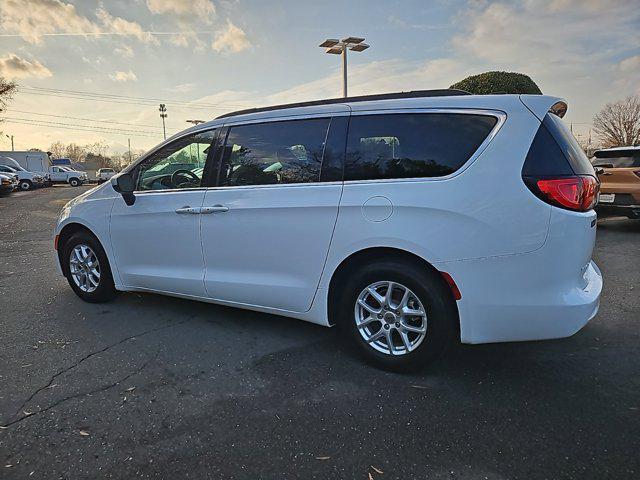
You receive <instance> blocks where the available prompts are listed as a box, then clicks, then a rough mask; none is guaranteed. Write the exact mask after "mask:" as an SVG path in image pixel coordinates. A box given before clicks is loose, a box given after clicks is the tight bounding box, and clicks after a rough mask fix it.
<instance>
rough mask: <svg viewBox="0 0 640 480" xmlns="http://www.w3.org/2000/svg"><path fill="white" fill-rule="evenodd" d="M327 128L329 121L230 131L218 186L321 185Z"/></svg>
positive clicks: (292, 121)
mask: <svg viewBox="0 0 640 480" xmlns="http://www.w3.org/2000/svg"><path fill="white" fill-rule="evenodd" d="M328 128H329V119H328V118H314V119H308V120H290V121H282V122H272V123H256V124H250V125H240V126H236V127H231V128H230V130H229V135H228V137H227V141H226V144H225V148H224V155H223V158H222V162H221V171H220V182H219V184H220V185H221V186H240V185H269V184H278V183H309V182H318V181H319V180H320V167H321V165H322V155H323V151H324V144H325V141H326V138H327V130H328Z"/></svg>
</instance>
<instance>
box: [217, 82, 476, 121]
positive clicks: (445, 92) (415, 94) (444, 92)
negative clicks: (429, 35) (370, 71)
mask: <svg viewBox="0 0 640 480" xmlns="http://www.w3.org/2000/svg"><path fill="white" fill-rule="evenodd" d="M459 95H471V93H469V92H465V91H464V90H455V89H440V90H413V91H411V92H397V93H379V94H376V95H359V96H356V97H341V98H328V99H326V100H312V101H309V102H298V103H285V104H282V105H271V106H269V107H258V108H247V109H244V110H236V111H235V112H230V113H225V114H224V115H220V116H218V117H216V118H226V117H233V116H235V115H244V114H247V113H259V112H268V111H271V110H282V109H284V108H295V107H314V106H316V105H332V104H335V103H350V102H369V101H372V100H394V99H398V98H420V97H454V96H459Z"/></svg>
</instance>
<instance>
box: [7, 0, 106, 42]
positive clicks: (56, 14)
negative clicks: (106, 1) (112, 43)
mask: <svg viewBox="0 0 640 480" xmlns="http://www.w3.org/2000/svg"><path fill="white" fill-rule="evenodd" d="M0 28H2V30H4V31H5V32H7V33H16V34H20V35H22V37H23V38H24V39H25V40H26V41H28V42H30V43H35V44H38V43H40V42H41V41H42V37H41V36H39V34H41V33H65V32H66V33H76V32H88V33H92V32H98V31H99V30H100V29H99V27H98V26H97V25H96V24H94V23H93V22H91V21H90V20H88V19H87V18H86V17H83V16H81V15H80V14H79V13H78V12H77V11H76V7H75V6H73V5H71V4H70V3H65V2H62V1H60V0H30V1H29V2H28V3H27V2H25V1H24V0H2V1H1V2H0Z"/></svg>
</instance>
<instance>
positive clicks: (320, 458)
mask: <svg viewBox="0 0 640 480" xmlns="http://www.w3.org/2000/svg"><path fill="white" fill-rule="evenodd" d="M330 458H331V457H316V460H329V459H330Z"/></svg>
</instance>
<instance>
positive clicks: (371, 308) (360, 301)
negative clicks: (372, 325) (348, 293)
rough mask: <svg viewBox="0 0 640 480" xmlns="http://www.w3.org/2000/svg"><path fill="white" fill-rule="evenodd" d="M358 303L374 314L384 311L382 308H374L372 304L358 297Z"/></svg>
mask: <svg viewBox="0 0 640 480" xmlns="http://www.w3.org/2000/svg"><path fill="white" fill-rule="evenodd" d="M358 305H360V306H361V307H362V308H364V309H365V310H366V311H367V312H369V313H370V314H372V315H377V314H378V313H380V312H382V308H373V307H372V306H371V305H369V304H368V303H367V302H365V301H364V300H361V299H358Z"/></svg>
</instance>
